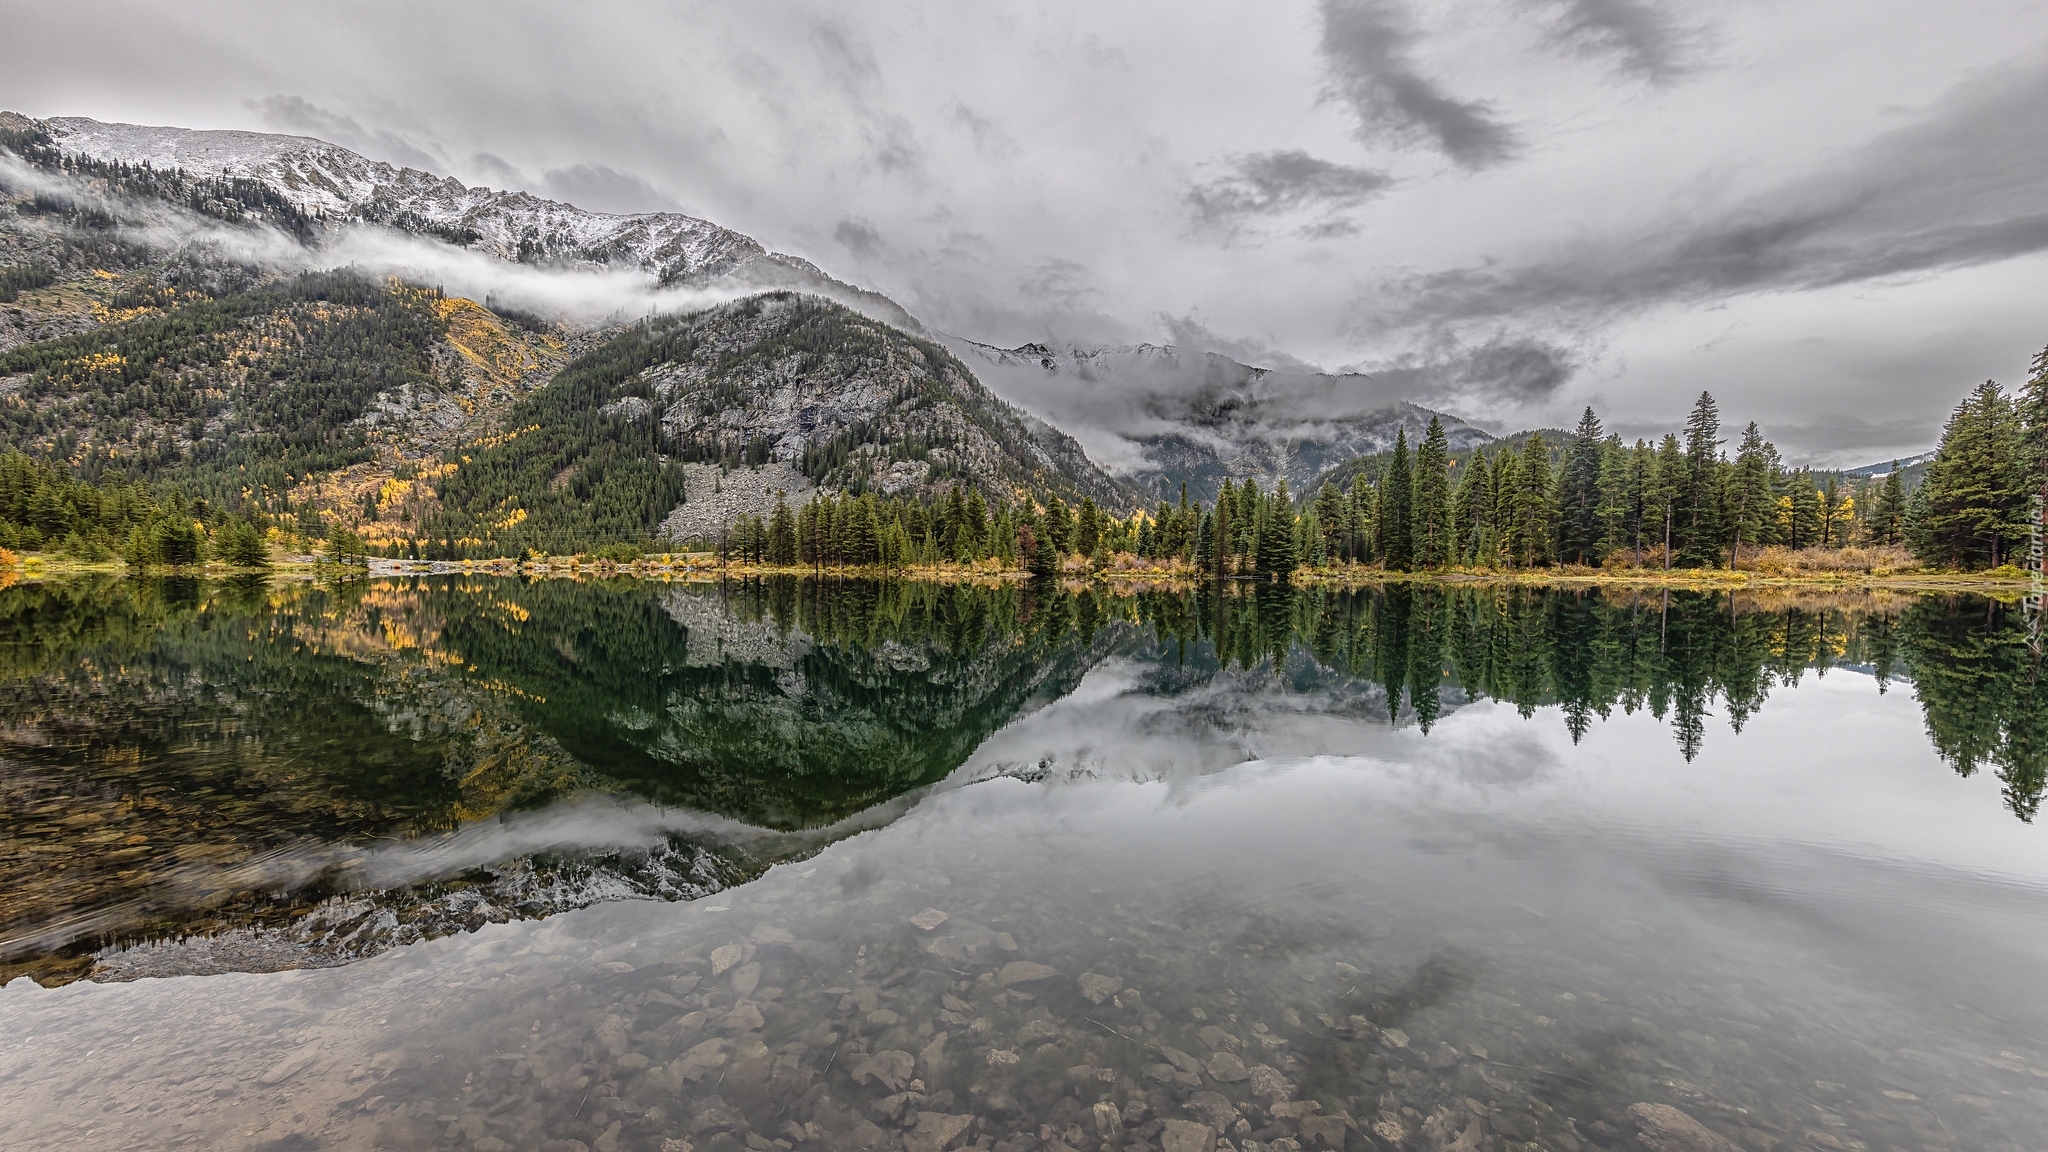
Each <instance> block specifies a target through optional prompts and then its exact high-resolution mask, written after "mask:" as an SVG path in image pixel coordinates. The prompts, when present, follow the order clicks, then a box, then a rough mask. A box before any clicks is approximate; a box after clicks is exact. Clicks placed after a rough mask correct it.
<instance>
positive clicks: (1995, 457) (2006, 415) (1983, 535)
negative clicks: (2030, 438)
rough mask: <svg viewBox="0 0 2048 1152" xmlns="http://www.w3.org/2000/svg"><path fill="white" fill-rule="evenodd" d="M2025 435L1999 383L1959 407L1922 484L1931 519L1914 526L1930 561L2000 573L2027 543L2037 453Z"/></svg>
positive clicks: (1919, 548)
mask: <svg viewBox="0 0 2048 1152" xmlns="http://www.w3.org/2000/svg"><path fill="white" fill-rule="evenodd" d="M2025 431H2026V430H2025V429H2024V427H2023V426H2022V424H2021V420H2020V416H2019V413H2018V411H2017V410H2015V409H2014V407H2013V405H2012V402H2011V400H2009V399H2008V398H2007V397H2006V395H2005V393H2004V392H2003V391H2002V390H2001V389H2000V388H1999V387H1998V385H1997V383H1996V382H1994V381H1990V380H1986V381H1985V382H1984V384H1983V386H1982V387H1979V388H1978V389H1977V390H1976V391H1975V392H1973V393H1971V395H1970V397H1969V398H1968V399H1966V400H1964V401H1963V402H1962V404H1960V405H1958V406H1957V408H1956V410H1955V413H1954V415H1952V416H1951V417H1950V418H1949V422H1948V426H1947V427H1946V428H1944V429H1943V430H1942V434H1941V444H1940V446H1939V447H1938V448H1937V449H1936V450H1935V455H1934V459H1933V461H1931V462H1930V463H1929V464H1928V465H1927V478H1926V479H1925V480H1924V481H1922V482H1921V484H1920V491H1924V492H1925V493H1926V514H1925V515H1924V516H1923V517H1919V518H1916V520H1915V522H1913V523H1912V525H1911V535H1912V538H1913V540H1912V542H1913V549H1914V551H1915V552H1916V553H1918V554H1919V555H1920V557H1921V559H1922V560H1924V561H1926V562H1928V563H1932V564H1940V563H1948V564H1958V565H1962V566H1965V567H1975V566H1977V565H1980V564H1986V565H1989V566H1992V567H1996V566H1998V565H1999V564H2000V563H2003V562H2004V560H2005V559H2006V557H2008V556H2009V555H2010V554H2011V550H2012V548H2013V546H2015V545H2016V544H2017V543H2018V542H2019V541H2020V540H2021V539H2023V538H2024V537H2025V535H2026V514H2027V505H2028V499H2029V497H2030V495H2031V493H2030V492H2029V491H2028V490H2027V488H2028V484H2027V481H2028V480H2029V479H2030V477H2029V476H2028V469H2027V459H2026V458H2027V457H2028V456H2029V455H2031V454H2032V451H2031V449H2030V448H2029V447H2028V446H2027V445H2025V444H2024V443H2023V438H2024V436H2025Z"/></svg>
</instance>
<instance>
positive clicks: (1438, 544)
mask: <svg viewBox="0 0 2048 1152" xmlns="http://www.w3.org/2000/svg"><path fill="white" fill-rule="evenodd" d="M1450 466H1451V445H1450V441H1449V440H1448V439H1447V438H1446V437H1445V436H1444V425H1443V421H1442V420H1440V419H1438V418H1437V417H1435V416H1431V417H1430V418H1429V430H1428V431H1427V432H1425V433H1424V434H1423V437H1422V447H1421V449H1419V450H1418V451H1417V452H1416V454H1415V493H1414V501H1415V504H1414V511H1413V515H1412V518H1411V520H1410V522H1409V535H1410V539H1411V540H1412V542H1413V543H1412V546H1411V551H1412V553H1413V555H1414V559H1415V566H1416V567H1418V568H1442V567H1444V566H1445V565H1448V564H1449V563H1450V562H1451V559H1452V556H1451V538H1452V536H1453V531H1452V527H1451V473H1450Z"/></svg>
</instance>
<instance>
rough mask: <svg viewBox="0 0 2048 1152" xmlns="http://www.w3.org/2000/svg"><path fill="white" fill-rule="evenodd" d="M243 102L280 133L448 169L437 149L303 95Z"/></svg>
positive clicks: (437, 169) (377, 157) (395, 160)
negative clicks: (374, 125) (328, 107)
mask: <svg viewBox="0 0 2048 1152" xmlns="http://www.w3.org/2000/svg"><path fill="white" fill-rule="evenodd" d="M242 103H243V106H245V107H246V108H248V109H249V111H251V112H254V113H255V114H256V117H257V119H259V120H261V121H262V122H263V123H264V124H265V125H267V126H269V127H271V128H274V129H276V130H278V131H280V132H290V133H292V134H294V135H299V136H313V137H317V138H319V139H321V140H325V141H327V142H328V143H329V144H339V145H341V146H342V147H344V148H347V149H350V150H351V151H355V152H360V153H362V154H363V155H365V156H368V157H369V158H371V159H372V160H383V161H385V162H387V163H390V164H397V165H399V166H400V167H404V168H417V169H419V170H420V171H422V172H445V171H446V170H447V168H448V158H447V156H445V155H443V154H442V153H441V151H440V149H438V148H434V147H432V146H431V145H427V146H422V145H420V144H418V143H416V142H414V141H413V140H411V139H408V138H407V137H404V136H401V135H399V134H398V133H396V132H392V131H388V130H385V129H381V128H379V129H370V128H365V127H363V125H362V124H361V123H359V122H357V120H356V119H355V118H354V117H353V116H346V115H343V114H341V113H339V112H334V111H331V110H329V109H326V108H322V107H321V106H319V105H318V104H315V103H313V102H312V101H310V100H307V99H306V98H304V97H302V96H287V95H273V96H265V97H264V98H263V99H261V100H244V101H243V102H242Z"/></svg>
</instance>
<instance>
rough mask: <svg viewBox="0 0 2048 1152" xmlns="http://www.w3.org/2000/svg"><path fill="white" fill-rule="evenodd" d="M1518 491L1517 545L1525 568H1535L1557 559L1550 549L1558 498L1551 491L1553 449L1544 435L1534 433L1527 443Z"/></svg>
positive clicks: (1516, 502) (1554, 531) (1516, 515)
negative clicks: (1551, 451) (1551, 454)
mask: <svg viewBox="0 0 2048 1152" xmlns="http://www.w3.org/2000/svg"><path fill="white" fill-rule="evenodd" d="M1517 471H1518V475H1517V477H1516V481H1517V482H1516V490H1515V545H1516V548H1517V549H1518V551H1519V552H1520V553H1521V558H1522V566H1523V567H1525V568H1533V567H1535V566H1537V565H1539V564H1548V563H1550V561H1551V560H1552V559H1553V557H1554V553H1553V552H1552V549H1551V545H1552V543H1553V542H1554V540H1555V533H1556V531H1557V529H1556V525H1555V524H1554V523H1553V522H1552V521H1553V518H1554V517H1555V515H1556V508H1557V504H1556V494H1555V493H1554V492H1553V491H1551V488H1552V483H1551V475H1550V447H1549V446H1548V445H1546V444H1545V443H1543V434H1542V433H1540V432H1536V433H1531V434H1530V436H1529V439H1528V442H1527V443H1525V444H1523V445H1522V461H1521V467H1520V468H1519V469H1518V470H1517Z"/></svg>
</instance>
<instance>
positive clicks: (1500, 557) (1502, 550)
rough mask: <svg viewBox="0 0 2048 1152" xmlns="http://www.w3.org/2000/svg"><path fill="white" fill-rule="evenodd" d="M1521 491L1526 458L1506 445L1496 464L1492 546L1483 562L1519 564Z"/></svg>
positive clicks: (1490, 525) (1496, 459)
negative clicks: (1517, 530)
mask: <svg viewBox="0 0 2048 1152" xmlns="http://www.w3.org/2000/svg"><path fill="white" fill-rule="evenodd" d="M1521 490H1522V457H1521V455H1520V454H1519V453H1517V452H1516V451H1515V450H1514V449H1513V448H1502V449H1501V450H1500V455H1499V456H1498V457H1496V458H1495V460H1494V464H1493V511H1492V513H1491V515H1490V516H1489V517H1488V520H1489V525H1488V531H1487V536H1488V540H1489V547H1488V549H1487V552H1486V554H1485V555H1484V556H1483V557H1482V558H1481V563H1483V564H1487V565H1489V566H1490V565H1495V564H1504V565H1506V566H1507V567H1510V568H1512V567H1514V566H1515V561H1516V560H1517V559H1518V557H1519V556H1520V553H1519V551H1518V550H1517V548H1518V546H1517V542H1516V536H1515V525H1516V523H1517V520H1516V516H1517V511H1516V510H1517V508H1518V507H1519V506H1520V499H1519V493H1520V492H1521Z"/></svg>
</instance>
